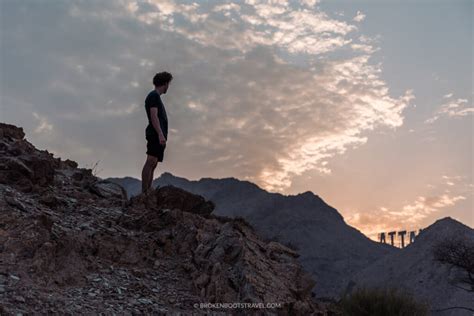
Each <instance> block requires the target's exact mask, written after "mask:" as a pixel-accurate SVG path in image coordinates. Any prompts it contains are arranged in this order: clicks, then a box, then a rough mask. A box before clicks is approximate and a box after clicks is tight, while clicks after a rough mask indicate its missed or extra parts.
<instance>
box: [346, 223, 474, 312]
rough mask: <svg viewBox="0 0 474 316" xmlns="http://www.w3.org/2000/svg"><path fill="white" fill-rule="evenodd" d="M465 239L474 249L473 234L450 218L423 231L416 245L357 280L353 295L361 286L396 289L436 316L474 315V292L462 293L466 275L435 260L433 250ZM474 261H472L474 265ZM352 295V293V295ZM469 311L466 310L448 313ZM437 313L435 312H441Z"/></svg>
mask: <svg viewBox="0 0 474 316" xmlns="http://www.w3.org/2000/svg"><path fill="white" fill-rule="evenodd" d="M454 238H462V240H466V241H468V242H469V244H470V245H471V248H472V247H474V230H473V229H472V228H470V227H468V226H466V225H464V224H462V223H460V222H458V221H456V220H454V219H452V218H450V217H446V218H443V219H440V220H437V221H436V222H435V223H433V224H432V225H430V226H428V227H427V228H426V229H424V230H423V231H422V232H421V233H420V235H419V236H418V237H417V239H416V241H415V242H414V243H412V244H410V245H408V246H407V247H405V248H403V249H401V251H399V252H398V253H395V254H393V255H390V256H386V257H384V258H382V259H381V260H379V261H377V262H375V263H374V264H372V265H370V266H368V267H367V268H366V269H364V270H362V271H360V272H359V273H358V274H357V275H355V276H354V281H353V282H351V286H350V287H351V291H352V290H354V289H355V288H357V287H360V286H379V287H380V286H396V287H400V288H402V289H404V290H405V291H409V292H411V293H412V294H414V295H415V297H417V298H418V299H419V300H420V301H426V302H428V303H429V304H431V309H432V313H433V315H453V316H454V315H466V316H467V315H469V316H470V315H472V314H473V312H474V292H473V291H471V292H469V291H466V290H463V289H461V287H463V288H467V289H469V286H466V284H461V283H460V282H459V281H460V280H462V279H465V278H466V272H463V271H462V270H461V269H459V268H457V267H452V266H449V265H446V264H441V263H440V262H438V261H436V260H434V256H433V250H432V249H433V246H434V245H435V244H437V243H438V242H440V241H443V240H454ZM472 260H474V258H471V262H472ZM349 292H350V291H349ZM450 307H467V308H470V309H471V311H469V310H466V309H459V308H457V309H449V310H444V309H447V308H450ZM441 309H443V310H444V311H439V312H436V310H441Z"/></svg>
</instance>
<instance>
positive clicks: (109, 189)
mask: <svg viewBox="0 0 474 316" xmlns="http://www.w3.org/2000/svg"><path fill="white" fill-rule="evenodd" d="M75 174H77V173H75ZM89 190H90V191H91V192H92V193H95V194H97V195H98V196H100V197H103V198H106V199H118V200H127V192H125V190H124V188H122V187H121V186H120V185H118V184H116V183H113V182H110V181H107V180H101V181H97V182H94V183H92V184H91V185H90V186H89Z"/></svg>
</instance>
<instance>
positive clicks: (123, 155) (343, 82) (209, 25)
mask: <svg viewBox="0 0 474 316" xmlns="http://www.w3.org/2000/svg"><path fill="white" fill-rule="evenodd" d="M314 4H316V2H314V1H308V2H307V3H306V5H304V6H298V4H297V3H296V4H295V3H294V2H291V3H290V2H287V1H276V2H263V1H247V2H239V3H238V4H236V3H234V4H229V3H217V4H212V3H201V2H199V3H193V4H189V3H184V2H175V1H140V2H138V1H106V2H96V3H87V5H86V4H84V3H81V2H76V3H69V2H62V3H57V2H54V1H52V2H45V4H41V5H40V4H36V3H34V2H8V3H6V4H2V5H3V9H4V10H5V12H8V14H5V15H4V16H5V18H4V19H3V21H2V30H1V32H2V33H1V36H2V39H4V40H3V42H4V44H5V46H6V47H10V48H11V49H10V50H6V52H5V54H3V55H2V57H1V58H2V64H3V65H5V66H4V67H3V71H4V72H5V73H7V74H8V81H7V80H6V78H7V76H3V77H2V79H1V80H2V82H1V85H2V88H3V90H2V97H4V100H10V101H11V103H10V104H17V105H18V106H14V107H13V106H8V107H5V114H6V115H5V117H6V118H12V119H13V120H14V121H16V122H19V123H22V122H24V123H25V124H26V126H25V129H26V130H27V132H28V128H29V126H35V127H34V128H37V127H38V126H41V124H40V125H38V120H40V123H41V118H47V121H46V122H47V123H46V125H43V127H42V128H41V129H40V130H41V131H46V130H48V127H47V126H48V124H49V125H50V126H53V127H54V128H53V129H52V132H54V133H53V135H54V137H48V138H46V137H40V136H35V137H36V138H35V140H37V141H38V142H40V145H41V146H43V147H46V148H51V149H54V150H55V153H56V154H57V155H60V156H64V157H68V158H71V159H75V160H78V161H79V162H84V163H85V162H87V163H91V162H94V161H96V160H99V159H100V160H102V161H104V160H105V161H107V164H106V165H105V166H104V174H105V175H106V176H112V175H115V176H118V175H124V173H125V174H127V173H128V174H130V173H132V172H135V175H136V174H139V172H138V171H137V169H138V168H137V167H136V164H135V163H134V162H135V161H140V162H141V161H142V159H143V156H144V154H145V140H144V129H145V126H146V124H147V121H146V116H145V113H144V110H143V108H142V109H141V110H140V108H141V107H142V106H143V102H144V99H145V97H146V94H147V93H148V92H149V91H150V90H151V89H152V85H151V78H152V77H153V75H154V74H155V73H156V72H158V71H159V70H169V71H170V72H172V73H173V75H174V78H175V79H174V80H173V83H172V84H171V86H170V89H169V90H168V93H167V94H166V95H164V96H163V100H164V103H165V106H166V109H167V113H168V117H169V121H170V134H169V148H168V151H167V158H168V160H167V161H166V163H168V164H169V165H170V166H173V168H175V169H177V170H184V169H187V170H191V169H192V170H194V171H195V170H199V174H200V175H201V176H216V177H219V176H235V177H238V178H243V179H248V180H249V181H254V182H256V183H258V184H259V185H261V186H262V187H264V188H266V189H268V190H273V191H283V190H285V189H286V188H288V187H289V186H290V185H291V183H292V177H293V176H294V175H300V174H303V173H305V172H307V171H310V170H318V171H319V172H320V173H321V174H322V175H327V174H330V173H331V169H330V168H329V167H328V160H330V158H331V157H334V156H335V155H342V154H344V153H345V152H346V151H347V150H348V149H351V148H356V147H358V146H361V145H363V144H365V143H366V142H367V140H368V137H369V135H368V134H367V133H368V132H370V131H372V130H374V129H377V128H391V129H395V128H397V127H399V126H401V125H402V124H403V119H404V117H403V110H404V109H405V108H406V107H407V105H408V104H409V103H410V101H411V100H412V99H413V98H414V96H413V91H412V90H408V91H406V92H405V93H404V94H403V95H401V96H398V97H394V96H391V95H389V93H388V90H389V89H388V87H387V86H386V83H385V82H384V81H383V80H381V78H380V73H381V65H380V64H375V65H374V64H372V63H371V62H370V61H369V59H370V57H371V53H372V52H373V51H374V49H375V48H373V46H372V45H373V44H374V43H375V39H371V38H369V37H367V36H364V35H361V34H358V29H357V27H356V26H354V25H351V24H349V23H348V22H345V21H339V20H335V19H332V18H329V17H328V16H327V15H326V14H325V13H324V12H321V11H319V9H318V8H315V7H314ZM19 21H27V22H25V23H23V22H22V23H19ZM357 37H358V38H359V41H360V43H362V44H358V45H360V46H351V45H352V44H355V43H354V39H355V38H357ZM356 45H357V44H356ZM340 50H344V52H346V53H349V54H345V57H337V58H332V56H331V53H333V52H336V51H340ZM32 69H34V71H31V70H32ZM24 74H28V76H25V75H24ZM25 86H26V87H28V90H25V89H24V87H25ZM10 101H9V102H10ZM32 111H34V112H35V113H36V114H37V115H38V118H37V119H36V122H35V123H33V124H34V125H28V124H30V121H29V120H30V119H26V118H27V117H31V113H32ZM21 125H23V124H21ZM66 142H67V143H66ZM104 144H106V145H104ZM190 166H192V167H190ZM195 172H197V171H195Z"/></svg>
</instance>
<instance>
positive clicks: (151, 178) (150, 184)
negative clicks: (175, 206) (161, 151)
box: [148, 160, 158, 189]
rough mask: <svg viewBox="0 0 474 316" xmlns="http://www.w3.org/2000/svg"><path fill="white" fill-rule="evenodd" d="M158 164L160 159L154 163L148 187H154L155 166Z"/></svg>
mask: <svg viewBox="0 0 474 316" xmlns="http://www.w3.org/2000/svg"><path fill="white" fill-rule="evenodd" d="M157 164H158V160H157V161H156V162H155V164H154V165H152V168H151V176H150V178H149V182H148V188H149V189H151V188H152V185H153V173H154V172H155V168H156V166H157Z"/></svg>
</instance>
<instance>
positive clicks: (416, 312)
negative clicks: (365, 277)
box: [338, 287, 429, 316]
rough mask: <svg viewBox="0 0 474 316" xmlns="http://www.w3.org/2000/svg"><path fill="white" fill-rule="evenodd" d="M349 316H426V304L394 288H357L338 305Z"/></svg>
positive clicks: (427, 308) (427, 309) (427, 307)
mask: <svg viewBox="0 0 474 316" xmlns="http://www.w3.org/2000/svg"><path fill="white" fill-rule="evenodd" d="M338 305H339V306H340V308H341V310H342V315H347V316H425V315H428V314H429V313H428V312H429V306H428V304H426V303H422V302H418V301H416V300H415V299H414V298H413V296H412V295H411V294H410V293H407V292H402V291H400V290H398V289H397V288H394V287H389V288H386V287H374V288H367V287H362V288H357V289H355V290H354V291H353V292H352V293H351V294H346V295H344V296H343V297H342V299H341V300H340V301H339V304H338Z"/></svg>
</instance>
